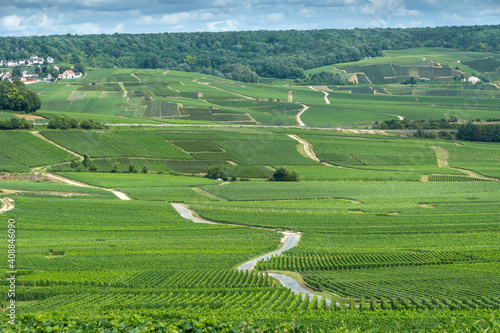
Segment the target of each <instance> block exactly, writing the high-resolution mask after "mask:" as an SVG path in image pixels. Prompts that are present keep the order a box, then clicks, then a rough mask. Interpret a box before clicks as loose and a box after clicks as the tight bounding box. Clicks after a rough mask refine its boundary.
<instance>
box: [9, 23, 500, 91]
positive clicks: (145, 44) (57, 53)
mask: <svg viewBox="0 0 500 333" xmlns="http://www.w3.org/2000/svg"><path fill="white" fill-rule="evenodd" d="M499 32H500V25H493V26H467V27H465V26H464V27H438V28H408V29H393V28H387V29H382V28H378V29H353V30H341V29H328V30H307V31H298V30H290V31H241V32H218V33H211V32H196V33H156V34H118V33H115V34H113V35H105V34H101V35H71V34H67V35H54V36H30V37H2V38H0V60H8V59H22V58H27V57H29V55H30V54H32V53H36V54H38V56H41V57H47V56H51V57H53V58H54V59H55V60H56V61H57V62H59V63H66V64H80V63H83V64H84V65H86V66H90V67H100V68H112V67H114V66H117V67H128V68H176V69H180V70H184V71H193V72H200V73H205V74H213V75H218V76H221V77H226V78H229V79H234V80H239V81H244V82H257V81H258V78H259V76H260V77H273V78H282V79H299V80H300V79H304V78H305V77H306V75H305V73H304V71H305V70H308V69H311V68H316V67H320V66H325V65H331V64H334V63H341V62H349V61H356V60H360V59H363V58H364V57H374V56H379V55H381V51H382V50H390V49H407V48H413V47H422V46H427V47H445V48H454V49H459V50H469V51H485V52H486V51H499V50H500V33H499ZM317 79H318V81H322V80H320V78H317ZM335 79H337V78H335Z"/></svg>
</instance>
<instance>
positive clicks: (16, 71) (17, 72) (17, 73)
mask: <svg viewBox="0 0 500 333" xmlns="http://www.w3.org/2000/svg"><path fill="white" fill-rule="evenodd" d="M11 74H12V77H14V78H18V77H21V76H22V74H21V68H19V67H18V66H16V67H14V68H13V69H12V72H11Z"/></svg>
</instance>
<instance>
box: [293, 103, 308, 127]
mask: <svg viewBox="0 0 500 333" xmlns="http://www.w3.org/2000/svg"><path fill="white" fill-rule="evenodd" d="M300 105H302V110H301V111H300V112H299V113H297V114H296V115H295V119H296V120H297V124H299V126H306V124H305V123H304V122H303V121H302V119H300V117H301V116H302V114H303V113H304V112H306V111H307V109H309V107H308V106H307V105H304V104H300Z"/></svg>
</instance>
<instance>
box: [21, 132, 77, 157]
mask: <svg viewBox="0 0 500 333" xmlns="http://www.w3.org/2000/svg"><path fill="white" fill-rule="evenodd" d="M31 134H33V135H34V136H36V137H39V138H40V139H42V140H44V141H47V142H48V143H50V144H52V145H54V146H56V147H59V148H61V149H63V150H66V151H67V152H68V153H70V154H73V155H75V156H76V157H78V159H79V160H80V161H83V156H82V155H80V154H78V153H76V152H74V151H72V150H69V149H68V148H66V147H63V146H61V145H60V144H58V143H56V142H54V141H52V140H50V139H48V138H46V137H45V136H43V135H42V134H40V132H38V131H34V132H31Z"/></svg>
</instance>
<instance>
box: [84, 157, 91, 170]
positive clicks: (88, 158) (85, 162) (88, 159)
mask: <svg viewBox="0 0 500 333" xmlns="http://www.w3.org/2000/svg"><path fill="white" fill-rule="evenodd" d="M82 164H83V166H84V167H86V168H88V167H89V166H90V164H92V160H91V159H90V157H89V155H87V154H83V162H82Z"/></svg>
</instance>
